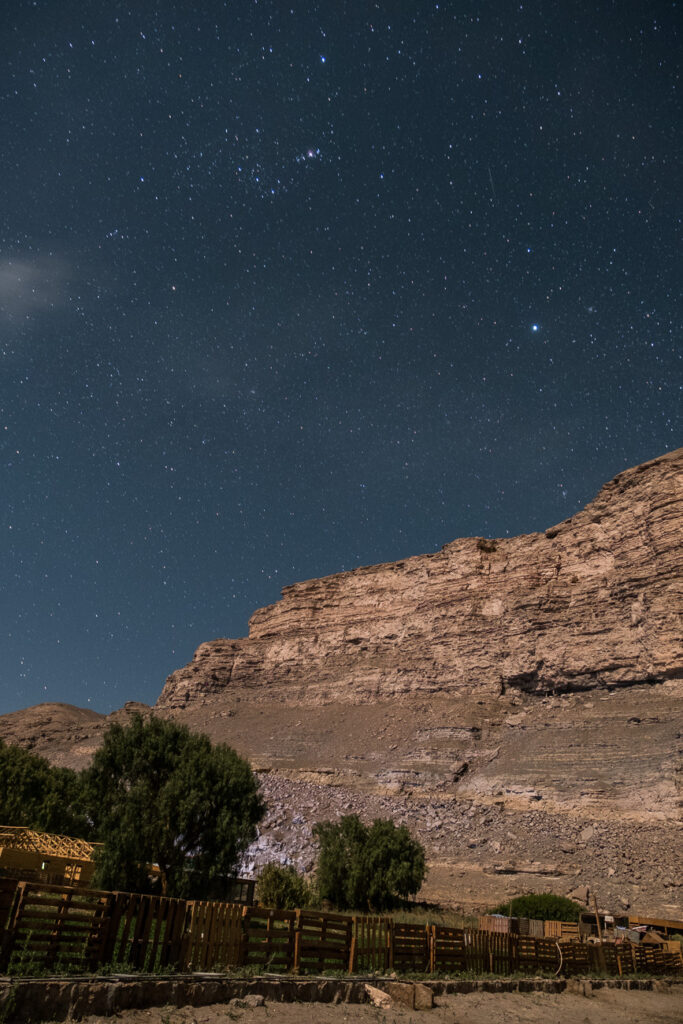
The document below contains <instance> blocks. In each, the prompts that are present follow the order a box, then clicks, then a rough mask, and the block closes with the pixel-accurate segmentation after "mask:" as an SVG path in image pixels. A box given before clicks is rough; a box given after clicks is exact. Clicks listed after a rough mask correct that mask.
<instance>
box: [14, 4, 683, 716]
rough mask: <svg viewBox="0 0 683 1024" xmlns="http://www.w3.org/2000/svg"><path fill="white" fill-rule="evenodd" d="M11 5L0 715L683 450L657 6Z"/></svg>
mask: <svg viewBox="0 0 683 1024" xmlns="http://www.w3.org/2000/svg"><path fill="white" fill-rule="evenodd" d="M3 18H4V28H3V32H2V38H1V40H0V49H1V56H2V59H1V61H0V97H1V109H2V114H3V118H2V125H3V127H2V138H3V150H2V151H3V158H2V173H1V174H0V195H1V197H2V202H1V204H0V210H1V221H0V494H1V496H2V501H1V518H0V537H1V538H2V541H1V545H0V560H1V561H0V588H1V590H0V713H4V712H7V711H11V710H14V709H16V708H20V707H25V706H27V705H30V704H35V703H37V702H40V701H66V702H70V703H74V704H78V705H81V706H88V707H91V708H93V709H96V710H99V711H109V710H111V709H113V708H116V707H119V706H121V705H122V704H123V703H124V701H126V700H142V701H146V702H148V703H153V702H154V701H155V700H156V698H157V696H158V694H159V692H160V690H161V688H162V685H163V682H164V679H165V676H166V675H167V674H168V673H169V672H170V671H172V670H174V669H175V668H178V667H180V666H181V665H183V664H184V663H185V662H187V661H188V660H189V659H190V658H191V656H192V653H193V651H194V649H195V647H196V646H197V645H198V644H199V643H200V642H202V641H204V640H209V639H213V638H215V637H218V636H233V637H236V636H244V635H245V634H246V632H247V621H248V617H249V615H250V614H251V612H252V611H253V610H254V609H256V608H257V607H259V606H262V605H264V604H269V603H271V602H272V601H275V600H277V598H278V596H279V592H280V589H281V587H282V586H285V585H287V584H289V583H293V582H295V581H297V580H302V579H308V578H311V577H315V576H322V575H326V574H329V573H333V572H338V571H340V570H344V569H352V568H354V567H356V566H358V565H367V564H371V563H376V562H382V561H389V560H393V559H398V558H403V557H405V556H408V555H411V554H419V553H422V552H426V551H434V550H437V549H438V548H439V547H440V546H441V545H442V544H444V543H447V542H449V541H451V540H453V539H455V538H456V537H459V536H467V535H475V536H492V537H493V536H506V535H512V534H517V533H523V532H530V531H533V530H538V529H544V528H545V527H547V526H550V525H552V524H554V523H556V522H558V521H560V520H562V519H565V518H566V517H568V516H570V515H571V514H572V513H573V512H575V511H576V510H577V509H578V508H580V507H581V506H583V505H584V504H585V503H586V502H587V501H589V500H590V499H591V498H592V497H593V496H594V495H595V493H596V492H597V490H598V489H599V488H600V486H601V485H602V484H603V483H604V482H605V481H607V480H608V479H610V478H611V477H613V476H614V475H615V474H616V473H618V472H619V471H621V470H623V469H625V468H627V467H628V466H631V465H635V464H637V463H639V462H642V461H644V460H646V459H649V458H653V457H655V456H656V455H660V454H662V453H663V452H665V451H667V450H671V449H672V448H675V447H677V446H678V445H679V444H680V443H681V431H680V386H681V375H680V370H681V344H680V343H681V313H682V308H681V281H683V266H682V261H681V252H682V249H681V209H682V206H681V195H682V194H683V180H682V175H681V162H680V158H681V124H682V123H683V111H682V108H681V53H683V38H682V36H683V32H682V29H683V13H682V5H681V4H680V3H678V2H658V0H648V2H645V0H642V2H627V0H619V2H617V0H614V2H609V0H590V2H588V0H582V2H569V0H535V2H516V0H515V2H512V0H489V2H487V3H482V2H480V0H478V2H468V0H463V2H451V3H449V2H440V3H433V2H430V0H419V2H417V0H416V2H413V3H410V2H407V0H404V2H400V0H394V2H381V3H375V2H372V0H364V2H354V0H335V2H331V0H330V2H322V0H321V2H319V3H314V2H310V0H284V2H281V3H280V2H275V0H226V2H216V0H207V2H206V3H202V4H196V3H189V2H187V3H186V2H182V3H181V2H172V0H156V2H149V0H140V2H136V3H130V2H129V3H121V2H118V0H107V2H106V3H105V2H89V0H79V2H72V0H31V2H28V0H22V2H18V0H16V2H15V0H8V3H7V5H6V6H5V7H4V15H3Z"/></svg>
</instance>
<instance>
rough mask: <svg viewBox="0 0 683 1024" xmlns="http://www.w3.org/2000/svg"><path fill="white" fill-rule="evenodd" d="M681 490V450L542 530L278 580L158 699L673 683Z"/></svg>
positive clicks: (678, 650) (178, 703) (681, 657)
mask: <svg viewBox="0 0 683 1024" xmlns="http://www.w3.org/2000/svg"><path fill="white" fill-rule="evenodd" d="M682 494H683V448H681V449H679V450H678V451H675V452H672V453H669V454H667V455H664V456H662V457H661V458H657V459H653V460H652V461H650V462H646V463H644V464H643V465H641V466H637V467H635V468H634V469H629V470H626V471H625V472H623V473H620V474H619V475H618V476H617V477H616V478H615V479H614V480H612V481H611V482H610V483H608V484H606V485H605V486H604V487H603V488H602V490H601V491H600V492H599V494H598V495H597V497H596V498H595V500H594V501H592V502H591V503H590V504H589V505H587V506H586V508H585V509H583V510H582V511H581V512H579V513H577V514H576V515H575V516H573V517H572V518H571V519H568V520H566V521H565V522H563V523H560V524H559V525H557V526H554V527H552V528H550V529H548V530H546V531H545V533H535V534H528V535H524V536H520V537H513V538H503V539H498V540H484V539H481V538H479V539H478V538H464V539H461V540H456V541H454V542H453V543H451V544H447V545H446V546H445V547H444V548H442V550H441V551H439V552H436V553H435V554H429V555H418V556H416V557H414V558H409V559H406V560H405V561H401V562H391V563H387V564H384V565H376V566H370V567H367V568H360V569H356V570H354V571H352V572H345V573H340V574H338V575H334V576H328V577H326V578H323V579H317V580H310V581H308V582H305V583H297V584H295V585H294V586H291V587H286V588H285V589H284V590H283V592H282V600H280V601H278V602H277V603H276V604H274V605H270V606H269V607H267V608H261V609H259V610H258V611H256V612H255V613H254V615H253V616H252V618H251V620H250V623H249V636H248V637H247V638H244V639H240V640H214V641H211V642H208V643H204V644H202V645H201V646H200V647H199V648H198V649H197V651H196V653H195V655H194V658H193V660H192V662H191V663H190V664H189V665H187V666H186V667H185V668H181V669H179V670H178V671H176V672H174V673H172V674H171V675H170V676H169V677H168V679H167V681H166V685H165V687H164V689H163V691H162V693H161V696H160V698H159V700H158V702H157V707H158V708H168V709H171V708H182V707H185V706H187V705H188V704H192V703H193V702H194V701H197V700H202V699H204V698H206V697H209V696H211V695H217V694H219V693H222V692H224V691H226V690H230V691H233V692H235V691H242V692H244V690H245V689H246V690H248V691H249V698H250V700H257V701H258V700H273V699H276V700H284V701H286V702H288V703H290V702H297V703H301V702H304V703H309V704H320V703H325V702H328V701H335V702H339V701H347V702H353V703H362V702H365V701H371V700H382V699H386V698H392V697H396V696H399V695H411V694H412V695H414V696H416V697H420V696H426V695H429V694H437V693H441V694H444V695H452V696H458V695H467V694H475V693H476V694H477V695H479V696H486V697H493V696H495V695H498V694H501V693H504V692H506V691H512V690H519V691H524V692H526V693H529V694H553V693H563V692H572V691H579V690H588V689H594V688H599V687H610V688H612V687H617V686H628V685H635V684H638V683H655V682H662V681H664V680H666V679H676V678H681V677H682V676H683V650H682V645H681V641H680V621H681V610H682V608H683V580H682V575H681V563H682V562H683V545H681V537H682V536H683V502H682V501H681V498H682ZM226 696H227V694H226Z"/></svg>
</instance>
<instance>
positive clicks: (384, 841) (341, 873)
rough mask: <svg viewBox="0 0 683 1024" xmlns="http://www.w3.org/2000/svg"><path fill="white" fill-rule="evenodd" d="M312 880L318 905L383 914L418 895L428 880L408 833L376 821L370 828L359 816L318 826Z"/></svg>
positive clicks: (420, 849)
mask: <svg viewBox="0 0 683 1024" xmlns="http://www.w3.org/2000/svg"><path fill="white" fill-rule="evenodd" d="M313 834H314V836H315V837H316V839H317V840H318V843H319V844H320V852H319V854H318V863H317V869H316V880H317V885H318V892H319V894H320V897H321V899H327V900H329V901H330V902H331V903H333V904H334V906H336V907H338V908H339V909H340V910H345V909H350V908H356V907H357V908H363V909H365V908H368V909H372V910H386V909H390V908H391V907H393V906H396V904H397V903H399V902H400V899H401V898H405V897H408V896H412V895H414V894H415V893H417V892H418V890H419V888H420V886H421V885H422V882H423V881H424V878H425V875H426V866H425V854H424V848H423V847H422V845H421V844H420V843H419V842H418V841H417V840H416V839H413V837H412V836H411V835H410V832H409V831H408V829H407V828H406V827H405V826H404V825H401V826H399V827H398V828H397V827H396V825H394V823H393V821H389V820H387V819H382V818H377V819H376V820H375V821H374V822H373V824H372V826H371V827H370V828H368V826H367V825H364V824H363V822H362V821H361V820H360V818H359V817H358V815H357V814H348V815H346V816H345V817H343V818H341V819H340V820H339V821H337V822H332V821H323V822H319V823H318V824H317V825H316V826H315V827H314V829H313Z"/></svg>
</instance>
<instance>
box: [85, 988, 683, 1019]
mask: <svg viewBox="0 0 683 1024" xmlns="http://www.w3.org/2000/svg"><path fill="white" fill-rule="evenodd" d="M436 1004H437V1005H436V1006H435V1007H434V1009H433V1010H423V1011H417V1010H404V1009H400V1008H396V1009H389V1010H383V1009H379V1008H377V1007H374V1006H351V1005H344V1004H340V1005H336V1006H335V1005H330V1004H324V1003H274V1002H266V1004H265V1005H264V1006H259V1007H248V1006H245V1005H244V1004H241V1003H240V1001H239V1000H233V1001H232V1002H230V1003H227V1004H218V1005H214V1006H202V1007H182V1008H181V1009H177V1008H175V1007H168V1006H167V1007H160V1008H155V1009H151V1010H129V1011H126V1012H124V1013H121V1014H117V1015H116V1016H115V1017H99V1016H94V1017H87V1018H85V1019H84V1024H227V1022H229V1021H242V1022H243V1024H280V1022H281V1024H345V1022H348V1024H427V1022H429V1024H681V1021H683V986H675V987H674V988H673V989H672V990H671V991H657V992H623V991H620V990H607V989H602V990H597V991H596V992H595V993H594V994H593V995H591V996H588V997H587V996H581V995H575V994H573V993H572V994H570V993H563V994H562V995H547V994H545V993H540V992H534V993H529V994H524V995H520V994H518V993H505V994H496V993H488V992H477V993H471V994H467V995H453V996H441V997H439V998H438V999H437V1001H436Z"/></svg>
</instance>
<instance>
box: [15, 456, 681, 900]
mask: <svg viewBox="0 0 683 1024" xmlns="http://www.w3.org/2000/svg"><path fill="white" fill-rule="evenodd" d="M682 471H683V449H681V450H680V451H678V452H673V453H671V454H669V455H665V456H663V457H661V458H658V459H654V460H653V461H652V462H648V463H645V464H644V465H642V466H639V467H637V468H636V469H631V470H627V471H626V472H624V473H621V474H620V475H619V476H618V477H617V478H616V479H615V480H613V481H612V482H611V483H609V484H607V485H606V486H605V487H603V489H602V490H601V491H600V493H599V494H598V496H597V498H596V499H595V500H594V501H593V502H592V503H591V504H590V505H589V506H588V507H587V508H585V509H584V510H583V511H581V512H579V513H577V515H575V516H573V517H572V518H571V519H570V520H567V521H566V522H564V523H561V524H559V525H558V526H555V527H553V528H551V529H549V530H547V531H546V532H545V533H544V534H532V535H529V536H524V537H515V538H511V539H505V540H496V541H493V540H482V539H477V538H470V539H466V540H459V541H455V542H454V543H453V544H449V545H447V546H446V547H445V548H444V549H443V550H442V551H440V552H438V553H436V554H433V555H422V556H419V557H416V558H411V559H408V560H406V561H404V562H397V563H392V564H389V565H379V566H373V567H371V568H365V569H358V570H356V571H355V572H348V573H343V574H340V575H337V576H331V577H328V578H326V579H321V580H312V581H310V582H308V583H299V584H296V585H295V586H293V587H288V588H287V589H286V590H285V591H284V593H283V598H282V600H281V601H279V602H277V604H275V605H273V606H272V607H270V608H264V609H262V610H261V611H258V612H256V614H255V615H254V616H253V618H252V620H251V623H250V634H249V637H248V638H246V639H243V640H216V641H213V642H211V643H207V644H203V645H202V646H201V647H200V648H199V650H198V651H197V653H196V655H195V657H194V659H193V661H192V662H191V664H190V665H188V666H187V667H186V668H183V669H180V670H178V671H177V672H174V673H173V675H171V676H170V677H169V679H168V681H167V683H166V686H165V688H164V691H163V693H162V695H161V697H160V699H159V702H158V705H157V710H156V713H157V714H161V715H162V716H164V717H170V718H174V719H177V720H178V721H180V722H182V723H184V724H186V725H187V726H188V727H189V728H190V729H193V730H195V731H197V732H204V733H207V734H208V735H209V736H210V737H211V739H212V740H213V741H215V742H223V743H228V744H229V745H230V746H232V747H234V748H235V749H236V750H237V751H238V753H240V754H242V755H243V756H246V757H248V758H249V760H250V761H251V763H252V765H253V767H254V769H255V770H256V772H257V773H258V775H259V778H260V780H261V786H262V789H263V794H264V796H265V798H266V802H267V806H268V811H267V816H266V818H265V820H264V822H263V823H262V827H261V834H260V836H259V838H258V841H257V843H256V844H255V845H254V847H253V848H252V849H251V850H250V851H249V856H248V858H247V861H246V863H245V865H244V870H245V871H253V870H258V869H259V867H260V866H261V865H263V864H264V863H267V862H268V861H273V860H275V861H281V862H283V863H293V864H295V865H296V866H297V867H299V868H302V869H304V870H307V871H308V870H310V869H311V868H312V866H313V864H314V860H315V843H314V838H313V834H312V832H313V827H314V825H315V822H317V821H321V820H326V819H329V818H336V817H337V816H339V815H340V814H347V813H351V812H355V813H358V814H360V815H361V816H362V817H363V818H364V819H365V820H368V821H369V820H372V819H373V818H375V817H391V818H393V819H394V821H396V822H397V823H403V824H406V825H407V826H408V827H409V828H410V829H411V831H412V832H413V833H414V834H415V835H417V836H419V837H420V839H421V841H422V842H424V844H425V847H426V850H427V855H428V864H429V875H428V879H427V883H426V886H425V889H424V890H423V895H424V896H425V897H426V898H428V899H436V900H439V901H441V902H443V903H447V904H451V905H455V906H460V907H462V908H464V909H466V910H482V909H485V908H486V907H490V906H492V905H494V904H496V903H498V902H500V901H502V900H507V899H509V898H510V897H512V896H515V895H519V894H520V893H523V892H529V891H536V892H543V891H552V892H556V893H558V894H561V895H568V894H580V895H581V897H582V898H585V896H586V892H587V890H591V891H594V892H597V894H598V898H599V900H600V902H601V903H602V904H603V905H604V906H606V907H609V908H611V909H613V910H622V909H626V908H627V907H629V906H632V907H634V908H635V909H636V910H637V911H639V912H641V913H651V914H656V915H657V916H670V917H676V918H681V917H683V889H682V887H681V875H680V863H679V862H680V853H679V851H680V849H681V813H680V812H681V806H683V770H682V767H681V766H682V764H683V760H682V756H681V755H682V747H681V745H682V743H683V735H682V733H681V726H680V723H681V694H682V692H683V680H682V678H681V675H682V673H681V668H682V665H681V662H682V655H681V628H680V626H681V614H680V613H681V587H682V582H681V561H682V560H683V544H681V539H682V537H683V515H682V509H681V500H680V499H681V474H682ZM131 696H134V694H131ZM136 711H142V712H143V713H144V714H149V713H150V712H149V709H146V708H143V707H141V706H140V705H136V704H127V705H126V707H125V708H123V709H121V711H118V712H115V713H114V714H113V715H111V716H107V717H104V716H100V715H95V714H94V713H93V712H91V711H87V712H85V711H82V710H79V709H78V708H73V707H69V706H65V705H54V704H50V705H41V706H39V707H37V708H32V709H28V710H25V711H18V712H15V713H14V714H12V715H7V716H4V717H0V738H4V739H5V740H8V741H10V742H14V743H20V744H22V745H24V746H27V747H29V748H31V749H33V750H34V751H35V752H36V753H40V754H43V755H44V756H47V757H49V758H50V759H51V760H52V761H54V762H55V763H57V764H64V765H70V766H72V767H77V768H80V767H84V766H85V765H86V764H87V763H88V762H89V760H90V757H91V756H92V753H93V751H94V750H96V749H97V747H98V746H99V744H100V743H101V742H102V737H103V736H104V733H105V730H106V729H107V728H108V726H109V725H110V724H111V722H112V721H125V720H126V719H127V717H128V716H129V715H130V714H132V713H134V712H136Z"/></svg>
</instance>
